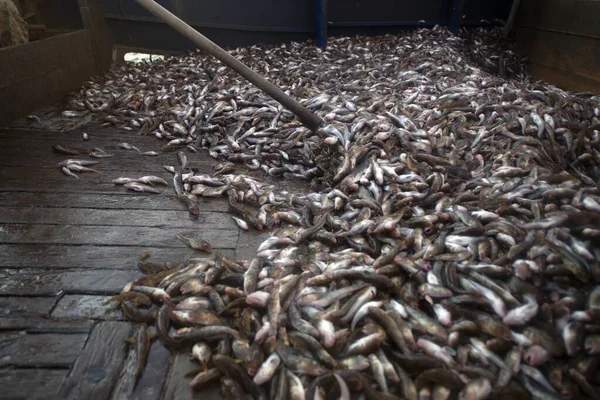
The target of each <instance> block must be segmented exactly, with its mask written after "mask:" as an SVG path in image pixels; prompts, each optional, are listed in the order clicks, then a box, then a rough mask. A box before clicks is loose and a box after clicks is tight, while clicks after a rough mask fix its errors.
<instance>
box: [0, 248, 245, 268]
mask: <svg viewBox="0 0 600 400" xmlns="http://www.w3.org/2000/svg"><path fill="white" fill-rule="evenodd" d="M144 251H149V252H150V254H151V256H152V257H151V258H150V260H149V261H152V262H157V263H165V262H170V263H173V264H178V263H181V262H183V261H185V260H186V259H189V258H191V257H213V254H208V253H199V252H198V251H196V250H193V249H190V248H161V249H151V248H150V249H149V248H148V247H139V246H131V247H129V246H88V245H80V246H64V245H55V244H10V245H6V244H5V245H2V244H0V266H1V267H5V268H23V267H37V268H85V269H86V270H91V269H111V270H121V269H122V270H136V271H137V266H136V265H137V260H138V257H139V256H140V254H142V253H143V252H144ZM220 251H221V252H222V253H223V254H224V255H225V256H226V257H233V256H234V251H233V250H231V249H225V250H220Z"/></svg>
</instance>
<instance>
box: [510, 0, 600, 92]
mask: <svg viewBox="0 0 600 400" xmlns="http://www.w3.org/2000/svg"><path fill="white" fill-rule="evenodd" d="M516 37H517V43H518V46H519V48H520V49H521V51H522V52H523V53H524V54H525V55H527V56H528V57H529V59H530V71H531V73H532V74H533V76H535V77H538V78H542V79H544V80H547V81H548V82H551V83H553V84H555V85H557V86H559V87H561V88H563V89H566V90H574V91H583V92H594V93H600V0H522V4H521V8H520V9H519V15H518V18H517V30H516Z"/></svg>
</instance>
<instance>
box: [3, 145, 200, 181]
mask: <svg viewBox="0 0 600 400" xmlns="http://www.w3.org/2000/svg"><path fill="white" fill-rule="evenodd" d="M11 149H19V150H21V148H19V147H5V148H2V149H1V150H0V166H7V167H35V168H49V169H57V168H58V167H57V166H56V164H58V163H59V162H61V161H63V160H65V159H67V158H68V157H69V156H65V155H62V156H58V155H54V154H44V153H41V152H39V151H27V152H24V151H11ZM71 158H78V159H85V160H87V159H92V158H91V157H71ZM97 161H100V163H99V164H96V165H95V166H94V167H92V168H95V169H97V170H99V171H121V172H122V173H123V172H128V171H140V172H145V174H144V175H156V173H159V172H160V173H164V172H165V169H164V168H163V167H162V166H163V165H174V166H176V165H177V164H176V163H175V161H174V160H173V158H172V157H166V156H163V157H158V156H156V157H145V156H140V157H136V158H124V157H120V158H116V157H114V158H113V159H112V160H110V161H108V160H107V159H104V160H97ZM190 165H191V166H192V167H194V168H195V167H197V166H200V165H197V164H196V163H194V164H190Z"/></svg>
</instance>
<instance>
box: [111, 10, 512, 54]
mask: <svg viewBox="0 0 600 400" xmlns="http://www.w3.org/2000/svg"><path fill="white" fill-rule="evenodd" d="M102 1H103V4H104V7H105V12H106V14H107V19H108V21H109V26H110V27H111V28H112V29H113V32H114V36H115V41H116V44H119V45H122V46H136V47H144V48H148V49H157V50H159V49H161V50H165V51H181V50H188V49H193V48H194V46H193V45H191V44H190V43H189V42H188V41H187V39H185V38H183V37H182V36H181V35H179V34H177V33H175V32H173V31H172V30H171V29H170V28H168V27H167V26H166V25H164V24H163V23H161V22H160V21H158V20H157V19H156V18H155V17H153V16H152V15H151V14H150V13H149V12H147V11H146V10H145V9H144V8H142V7H141V6H139V5H138V4H137V3H135V1H133V0H102ZM462 1H463V2H464V7H463V15H464V18H462V19H461V23H463V24H467V25H471V24H479V23H480V21H481V20H482V19H485V20H487V21H492V20H494V19H506V17H507V16H508V11H509V9H510V5H511V4H512V0H496V1H489V0H462ZM158 3H159V4H161V5H163V6H164V7H166V8H167V9H169V10H170V11H171V12H173V13H174V14H176V15H177V16H179V17H180V18H182V19H183V20H185V21H186V22H188V23H189V24H190V25H192V26H194V27H195V28H197V29H198V30H199V31H200V32H201V33H203V34H205V35H206V36H207V37H209V38H210V39H211V40H213V41H215V42H216V43H217V44H219V45H221V46H225V47H235V46H241V45H248V44H254V43H258V42H260V43H281V42H286V41H289V40H305V39H316V36H317V8H318V1H317V0H304V1H301V0H244V1H239V0H220V1H219V2H209V1H206V0H158ZM455 4H457V1H456V0H354V1H348V0H328V7H327V8H328V13H327V21H329V22H330V24H328V26H329V27H331V32H330V34H332V35H335V34H372V33H386V32H397V31H398V29H399V28H401V27H411V26H432V25H436V24H439V25H446V24H448V23H449V21H450V14H451V11H452V7H453V6H454V5H455Z"/></svg>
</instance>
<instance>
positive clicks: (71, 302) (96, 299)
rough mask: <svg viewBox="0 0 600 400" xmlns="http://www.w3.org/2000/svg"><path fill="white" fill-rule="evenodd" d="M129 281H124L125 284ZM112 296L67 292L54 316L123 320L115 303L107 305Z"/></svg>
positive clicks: (55, 309)
mask: <svg viewBox="0 0 600 400" xmlns="http://www.w3.org/2000/svg"><path fill="white" fill-rule="evenodd" d="M126 284H127V282H124V283H123V286H125V285H126ZM121 289H123V287H121ZM110 297H111V296H96V295H85V294H66V295H64V296H62V297H61V298H60V300H59V301H58V303H57V304H56V307H54V309H53V310H52V314H50V316H51V317H52V318H58V319H60V318H67V319H101V320H113V321H114V320H122V319H123V314H122V313H121V310H120V309H118V308H115V304H114V303H113V304H109V305H105V303H106V300H108V299H110Z"/></svg>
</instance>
